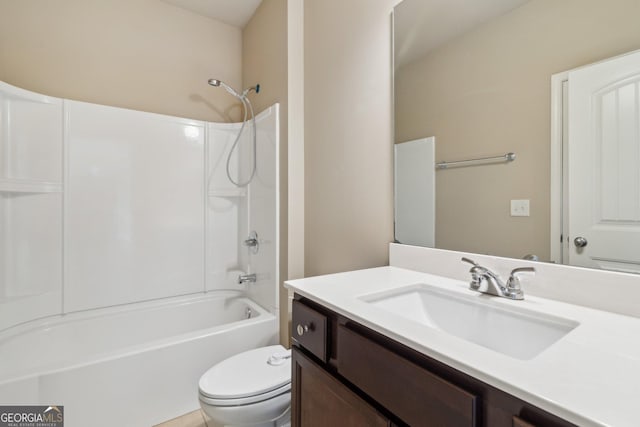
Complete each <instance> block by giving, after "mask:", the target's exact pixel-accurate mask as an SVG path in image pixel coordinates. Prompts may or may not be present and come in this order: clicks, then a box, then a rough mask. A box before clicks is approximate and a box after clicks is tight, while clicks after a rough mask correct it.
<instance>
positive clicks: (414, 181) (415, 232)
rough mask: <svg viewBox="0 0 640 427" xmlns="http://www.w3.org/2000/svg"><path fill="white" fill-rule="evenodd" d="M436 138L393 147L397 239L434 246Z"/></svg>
mask: <svg viewBox="0 0 640 427" xmlns="http://www.w3.org/2000/svg"><path fill="white" fill-rule="evenodd" d="M435 141H436V139H435V137H433V136H432V137H429V138H422V139H416V140H414V141H408V142H403V143H400V144H395V145H394V150H395V156H394V161H395V165H394V173H395V177H394V178H395V179H394V183H395V238H396V241H398V242H400V243H404V244H407V245H417V246H428V247H435V243H436V241H435V240H436V239H435V234H436V230H435V227H436V195H435V194H436V175H435V171H436V164H435V143H436V142H435Z"/></svg>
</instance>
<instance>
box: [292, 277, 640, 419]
mask: <svg viewBox="0 0 640 427" xmlns="http://www.w3.org/2000/svg"><path fill="white" fill-rule="evenodd" d="M422 283H424V284H428V285H431V286H433V287H439V288H443V289H447V290H449V291H452V292H455V293H463V294H465V295H472V296H474V297H477V298H484V299H486V298H491V303H492V304H498V305H504V306H506V307H513V306H514V305H517V306H518V307H522V308H525V309H527V310H529V311H536V312H539V313H541V314H547V315H551V316H558V317H562V318H565V319H569V320H572V321H575V322H578V323H579V326H578V327H576V328H575V329H573V330H572V331H570V332H569V333H568V334H567V335H565V336H564V337H562V338H561V339H560V340H559V341H557V342H555V343H554V344H552V345H551V346H550V347H548V348H547V349H545V350H544V351H543V352H542V353H540V354H538V355H537V356H535V357H534V358H532V359H530V360H520V359H515V358H512V357H510V356H506V355H504V354H501V353H498V352H495V351H493V350H490V349H488V348H485V347H482V346H480V345H477V344H474V343H471V342H469V341H466V340H464V339H462V338H458V337H456V336H454V335H451V334H449V333H447V332H444V331H441V330H438V329H433V328H429V327H426V326H424V325H421V324H420V323H418V322H415V321H412V320H410V319H406V318H403V317H400V316H399V315H396V314H393V313H391V312H388V311H386V310H384V309H382V308H379V307H376V306H374V305H372V304H370V303H367V302H365V301H363V300H361V299H359V297H361V296H363V295H368V294H372V293H375V292H380V291H389V290H394V289H399V288H402V287H406V286H410V285H415V284H422ZM286 287H287V288H289V289H291V290H293V291H295V292H296V293H297V294H299V295H302V296H304V297H307V298H309V299H311V300H313V301H316V302H318V303H320V304H322V305H324V306H326V307H327V308H329V309H331V310H333V311H335V312H337V313H339V314H341V315H343V316H345V317H348V318H350V319H352V320H354V321H357V322H359V323H361V324H363V325H365V326H367V327H369V328H371V329H373V330H375V331H377V332H380V333H382V334H384V335H386V336H388V337H389V338H392V339H394V340H396V341H398V342H400V343H402V344H404V345H406V346H408V347H410V348H412V349H414V350H417V351H419V352H421V353H423V354H425V355H427V356H430V357H432V358H434V359H437V360H439V361H441V362H443V363H446V364H447V365H449V366H451V367H453V368H456V369H458V370H460V371H462V372H464V373H466V374H469V375H471V376H473V377H476V378H478V379H479V380H481V381H484V382H485V383H487V384H490V385H492V386H494V387H496V388H498V389H500V390H503V391H505V392H507V393H509V394H512V395H514V396H516V397H518V398H520V399H522V400H525V401H527V402H530V403H531V404H533V405H535V406H538V407H539V408H541V409H544V410H546V411H548V412H550V413H552V414H555V415H557V416H559V417H561V418H564V419H566V420H567V421H570V422H572V423H575V424H577V425H579V426H615V427H624V426H633V427H636V426H638V425H640V422H639V421H638V415H637V406H636V405H638V404H639V403H640V401H639V399H640V319H638V318H635V317H630V316H624V315H619V314H614V313H611V312H606V311H600V310H595V309H590V308H585V307H582V306H577V305H572V304H567V303H563V302H558V301H554V300H550V299H544V298H539V297H534V296H530V295H526V288H525V299H524V300H523V301H512V300H508V299H506V298H498V297H491V296H487V295H483V294H479V293H477V292H474V291H470V290H469V289H468V283H467V282H464V281H460V280H454V279H450V278H445V277H441V276H435V275H432V274H427V273H421V272H417V271H413V270H407V269H403V268H398V267H379V268H372V269H367V270H359V271H352V272H347V273H339V274H331V275H326V276H317V277H310V278H306V279H300V280H292V281H288V282H286Z"/></svg>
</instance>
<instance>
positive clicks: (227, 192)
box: [209, 188, 247, 197]
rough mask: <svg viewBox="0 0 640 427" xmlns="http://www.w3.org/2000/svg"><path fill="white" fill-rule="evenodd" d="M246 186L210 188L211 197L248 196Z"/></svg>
mask: <svg viewBox="0 0 640 427" xmlns="http://www.w3.org/2000/svg"><path fill="white" fill-rule="evenodd" d="M246 195H247V189H246V188H221V189H214V190H209V197H246Z"/></svg>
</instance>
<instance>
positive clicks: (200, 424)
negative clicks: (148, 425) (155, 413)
mask: <svg viewBox="0 0 640 427" xmlns="http://www.w3.org/2000/svg"><path fill="white" fill-rule="evenodd" d="M154 427H209V426H207V422H206V420H205V419H204V414H203V413H202V411H201V410H199V409H198V410H197V411H193V412H189V413H188V414H185V415H182V416H181V417H178V418H174V419H172V420H169V421H165V422H163V423H161V424H158V425H156V426H154ZM211 427H213V426H211Z"/></svg>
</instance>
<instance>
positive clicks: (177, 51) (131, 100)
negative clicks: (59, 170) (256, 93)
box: [0, 0, 242, 121]
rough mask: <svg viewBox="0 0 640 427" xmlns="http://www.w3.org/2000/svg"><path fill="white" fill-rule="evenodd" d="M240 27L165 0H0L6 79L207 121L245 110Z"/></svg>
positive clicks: (1, 72)
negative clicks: (239, 90) (239, 93)
mask: <svg viewBox="0 0 640 427" xmlns="http://www.w3.org/2000/svg"><path fill="white" fill-rule="evenodd" d="M241 49H242V35H241V31H240V29H238V28H235V27H233V26H230V25H227V24H224V23H222V22H219V21H216V20H213V19H209V18H205V17H203V16H200V15H196V14H194V13H191V12H188V11H186V10H183V9H180V8H177V7H175V6H173V5H170V4H167V3H164V2H162V1H159V0H111V1H104V0H56V1H38V0H20V1H15V0H0V80H2V81H5V82H7V83H9V84H12V85H15V86H19V87H22V88H25V89H28V90H31V91H35V92H40V93H44V94H47V95H51V96H56V97H62V98H70V99H75V100H81V101H87V102H93V103H98V104H107V105H113V106H118V107H125V108H132V109H136V110H142V111H151V112H156V113H163V114H170V115H176V116H183V117H189V118H194V119H202V120H210V121H229V118H230V114H231V117H238V116H239V115H238V109H237V107H233V108H232V106H235V105H236V101H235V100H234V99H233V98H232V97H231V96H229V95H228V94H227V93H226V92H225V91H223V90H219V89H218V90H216V89H214V88H211V87H209V86H207V84H206V82H207V80H208V79H209V78H212V77H216V78H219V79H222V80H224V81H226V82H227V83H229V84H230V85H232V86H234V87H240V86H241V61H242V58H241Z"/></svg>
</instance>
